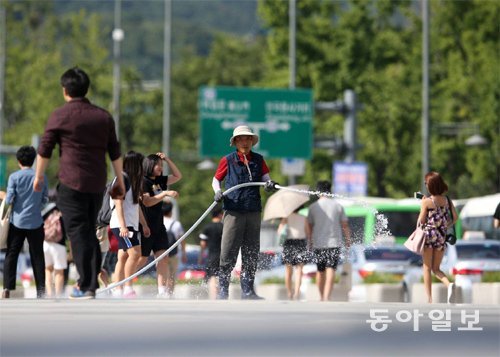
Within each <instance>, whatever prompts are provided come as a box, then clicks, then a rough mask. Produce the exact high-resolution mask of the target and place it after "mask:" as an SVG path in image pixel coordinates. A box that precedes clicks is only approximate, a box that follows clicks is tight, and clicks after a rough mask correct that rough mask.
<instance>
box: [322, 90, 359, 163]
mask: <svg viewBox="0 0 500 357" xmlns="http://www.w3.org/2000/svg"><path fill="white" fill-rule="evenodd" d="M315 108H316V110H324V111H333V112H337V113H341V114H343V115H344V118H345V122H344V138H343V142H342V143H341V145H339V143H338V142H337V141H335V140H334V139H333V138H332V140H330V142H331V143H330V146H331V147H329V148H330V149H332V150H339V149H341V150H342V151H344V150H345V152H346V155H345V158H344V160H345V161H346V162H355V161H356V150H357V147H358V144H357V135H356V127H357V122H356V111H357V109H358V103H357V98H356V93H355V92H354V91H353V90H352V89H347V90H345V91H344V99H343V100H341V99H339V100H336V101H332V102H316V103H315ZM315 146H316V147H321V148H327V145H326V143H325V140H324V139H323V140H320V142H316V143H315Z"/></svg>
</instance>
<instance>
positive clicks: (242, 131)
mask: <svg viewBox="0 0 500 357" xmlns="http://www.w3.org/2000/svg"><path fill="white" fill-rule="evenodd" d="M241 135H250V136H253V140H252V145H255V144H257V143H258V142H259V136H258V135H257V134H254V133H253V131H252V129H250V127H249V126H247V125H240V126H237V127H236V128H234V130H233V136H232V137H231V139H230V140H229V145H230V146H234V138H235V137H237V136H241Z"/></svg>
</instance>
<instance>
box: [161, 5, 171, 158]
mask: <svg viewBox="0 0 500 357" xmlns="http://www.w3.org/2000/svg"><path fill="white" fill-rule="evenodd" d="M171 28H172V1H171V0H165V19H164V36H163V41H164V44H163V140H162V152H163V153H164V154H165V155H167V156H169V152H170V45H171V37H172V36H171Z"/></svg>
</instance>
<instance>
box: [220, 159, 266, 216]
mask: <svg viewBox="0 0 500 357" xmlns="http://www.w3.org/2000/svg"><path fill="white" fill-rule="evenodd" d="M251 156H252V159H251V160H250V161H249V162H248V167H249V168H250V173H251V177H250V173H249V172H248V168H247V167H246V165H245V164H244V163H243V162H242V161H241V160H240V159H239V158H238V153H237V152H236V151H235V152H232V153H231V154H229V155H226V160H227V175H226V182H225V188H226V190H227V189H229V188H231V187H233V186H236V185H238V184H240V183H247V182H261V181H262V163H263V161H264V158H263V157H262V155H259V154H256V153H254V152H252V154H251ZM223 208H224V209H225V210H227V211H238V212H260V211H262V205H261V202H260V186H249V187H243V188H239V189H237V190H234V191H233V192H231V193H229V194H227V195H226V196H224V205H223Z"/></svg>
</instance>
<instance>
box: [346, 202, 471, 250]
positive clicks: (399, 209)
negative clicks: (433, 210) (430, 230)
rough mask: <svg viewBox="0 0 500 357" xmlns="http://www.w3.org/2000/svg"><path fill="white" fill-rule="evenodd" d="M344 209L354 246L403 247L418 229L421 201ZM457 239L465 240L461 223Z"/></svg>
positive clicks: (357, 205) (354, 205) (376, 204)
mask: <svg viewBox="0 0 500 357" xmlns="http://www.w3.org/2000/svg"><path fill="white" fill-rule="evenodd" d="M344 207H345V212H346V215H347V217H348V219H349V227H350V228H351V232H352V233H351V234H352V236H353V241H354V243H362V244H371V243H373V242H374V241H379V240H382V241H383V240H387V239H388V240H395V242H396V243H397V244H403V243H404V241H405V240H406V239H407V238H408V236H410V234H411V233H412V232H413V230H414V229H415V226H416V223H417V219H418V215H419V212H420V201H417V200H415V199H401V200H391V201H389V200H385V201H384V202H381V203H376V202H372V203H370V204H366V205H359V204H352V205H347V206H344ZM455 229H456V236H457V237H462V226H461V222H460V219H459V220H458V221H457V223H456V224H455Z"/></svg>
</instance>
